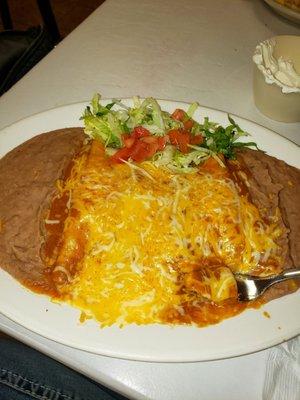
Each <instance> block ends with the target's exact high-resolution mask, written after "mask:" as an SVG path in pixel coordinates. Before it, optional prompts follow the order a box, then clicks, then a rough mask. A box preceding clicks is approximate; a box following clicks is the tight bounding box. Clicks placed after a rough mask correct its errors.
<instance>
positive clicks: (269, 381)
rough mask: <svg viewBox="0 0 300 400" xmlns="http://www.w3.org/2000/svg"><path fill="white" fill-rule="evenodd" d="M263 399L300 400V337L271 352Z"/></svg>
mask: <svg viewBox="0 0 300 400" xmlns="http://www.w3.org/2000/svg"><path fill="white" fill-rule="evenodd" d="M262 398H263V400H299V399H300V336H297V337H296V338H294V339H292V340H289V341H288V342H286V343H283V344H281V345H278V346H276V347H274V348H273V349H271V350H270V354H269V357H268V360H267V367H266V376H265V381H264V387H263V397H262Z"/></svg>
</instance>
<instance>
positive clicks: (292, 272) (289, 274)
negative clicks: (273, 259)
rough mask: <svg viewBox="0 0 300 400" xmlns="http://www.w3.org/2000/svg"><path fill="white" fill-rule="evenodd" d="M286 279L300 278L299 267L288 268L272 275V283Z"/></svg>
mask: <svg viewBox="0 0 300 400" xmlns="http://www.w3.org/2000/svg"><path fill="white" fill-rule="evenodd" d="M287 279H300V269H299V268H290V269H287V270H285V271H284V272H282V273H281V274H279V275H277V276H276V277H274V283H277V282H283V281H286V280H287Z"/></svg>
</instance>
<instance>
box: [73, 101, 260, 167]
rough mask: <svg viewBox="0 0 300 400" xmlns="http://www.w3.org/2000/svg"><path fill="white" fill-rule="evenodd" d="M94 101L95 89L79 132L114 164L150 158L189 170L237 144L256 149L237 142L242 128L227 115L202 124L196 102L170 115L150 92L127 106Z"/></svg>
mask: <svg viewBox="0 0 300 400" xmlns="http://www.w3.org/2000/svg"><path fill="white" fill-rule="evenodd" d="M100 100H101V96H100V94H95V95H94V97H93V99H92V101H91V105H90V106H87V107H86V109H85V110H84V113H83V115H82V117H81V119H82V120H83V121H84V127H85V128H84V131H85V133H86V134H87V135H88V136H90V137H91V138H93V139H95V140H99V141H100V142H101V143H102V144H103V145H104V146H105V148H106V151H107V154H108V155H109V157H110V158H111V161H112V162H115V163H123V162H133V163H140V162H142V161H146V160H151V161H152V162H153V163H154V164H156V165H161V166H166V167H168V168H170V169H172V170H176V171H178V172H193V171H196V170H197V168H198V166H199V165H200V164H202V163H203V162H204V161H206V160H207V159H209V158H210V157H213V158H214V159H215V160H217V161H218V163H219V164H220V165H222V166H224V163H223V160H224V158H227V159H234V158H235V156H236V154H235V150H236V149H237V148H242V147H256V148H257V145H256V143H254V142H243V141H238V140H239V139H240V138H241V137H244V136H248V133H246V132H245V131H243V130H242V129H241V128H240V126H239V125H238V124H237V123H236V122H235V121H234V119H233V118H232V117H231V116H230V115H228V121H229V125H228V126H226V127H223V126H221V125H220V124H218V123H216V122H213V121H210V120H209V118H208V117H205V118H204V120H203V123H200V122H197V121H196V120H195V119H193V116H194V114H195V111H196V110H197V108H198V107H199V104H198V103H192V104H191V105H190V106H189V107H188V109H187V111H184V110H182V109H176V110H175V111H174V112H173V113H172V114H170V113H169V112H167V111H164V110H162V109H161V107H160V105H159V103H158V102H157V100H155V99H154V98H152V97H148V98H146V99H145V100H141V99H140V98H139V97H134V98H133V106H132V107H128V106H126V105H125V104H123V103H122V101H121V100H113V101H112V102H111V103H109V104H106V105H102V104H101V102H100Z"/></svg>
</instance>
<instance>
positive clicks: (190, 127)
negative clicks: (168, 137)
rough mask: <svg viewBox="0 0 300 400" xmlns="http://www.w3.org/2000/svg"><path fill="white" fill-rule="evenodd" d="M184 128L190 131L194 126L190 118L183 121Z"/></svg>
mask: <svg viewBox="0 0 300 400" xmlns="http://www.w3.org/2000/svg"><path fill="white" fill-rule="evenodd" d="M183 126H184V129H186V130H187V131H190V130H191V129H192V127H193V126H194V121H193V120H192V119H191V118H190V119H188V120H187V121H184V123H183Z"/></svg>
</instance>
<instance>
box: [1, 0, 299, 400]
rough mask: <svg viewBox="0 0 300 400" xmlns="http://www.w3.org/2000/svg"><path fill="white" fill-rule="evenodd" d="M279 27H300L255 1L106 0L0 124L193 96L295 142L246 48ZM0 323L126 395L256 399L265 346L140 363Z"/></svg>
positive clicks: (6, 100) (16, 96)
mask: <svg viewBox="0 0 300 400" xmlns="http://www.w3.org/2000/svg"><path fill="white" fill-rule="evenodd" d="M279 34H298V35H299V34H300V29H299V27H297V26H296V25H293V24H292V23H289V22H287V21H286V20H284V19H282V18H281V17H278V16H277V15H276V14H274V13H273V12H272V11H271V10H270V9H269V8H268V7H267V6H266V5H265V4H264V3H263V2H262V1H259V0H253V1H250V0H197V1H196V0H165V1H161V0H126V1H125V0H107V1H106V2H105V3H104V4H103V5H102V6H101V7H100V8H99V9H98V10H96V12H94V13H93V14H92V15H91V16H90V17H89V18H88V19H87V20H86V21H85V22H84V23H83V24H81V25H80V26H79V27H78V28H77V29H76V30H75V31H74V32H72V33H71V34H70V35H69V36H68V37H67V38H66V39H65V40H64V41H63V42H62V43H61V44H59V45H58V46H57V47H56V48H55V49H54V50H53V51H52V52H51V53H50V54H49V55H48V56H47V57H46V58H45V59H43V60H42V61H41V62H40V63H39V64H38V65H37V66H36V67H35V68H34V69H33V70H32V71H30V72H29V73H28V74H27V75H26V76H25V77H24V78H23V79H22V80H21V81H20V82H18V83H17V84H16V85H15V86H14V87H13V88H12V89H11V90H10V91H9V92H8V93H6V94H5V95H4V96H2V97H1V98H0V128H2V127H5V126H7V125H9V124H11V123H13V122H15V121H17V120H19V119H21V118H24V117H26V116H29V115H31V114H35V113H37V112H40V111H43V110H46V109H49V108H53V107H57V106H59V105H63V104H68V103H74V102H79V101H83V100H88V99H90V98H91V96H92V94H93V93H94V92H95V91H99V92H101V93H102V95H103V96H104V97H107V98H109V97H118V98H121V97H130V96H132V95H136V94H139V95H140V96H143V97H145V96H154V97H156V98H161V99H172V100H180V101H188V102H190V101H195V100H197V101H198V102H200V104H203V105H205V106H208V107H212V108H217V109H221V110H224V111H227V112H230V113H232V114H238V115H240V116H242V117H244V118H248V119H251V120H254V121H255V122H258V123H260V124H262V125H264V126H266V127H268V128H270V129H273V130H274V131H276V132H278V133H280V134H281V135H283V136H286V137H287V138H289V139H291V140H293V141H295V142H296V143H298V144H300V126H299V124H283V123H278V122H275V121H272V120H270V119H268V118H266V117H264V116H263V115H261V114H260V113H259V112H258V111H257V110H256V108H255V106H254V104H253V98H252V61H251V56H252V53H253V49H254V47H255V45H256V44H257V43H258V42H260V41H262V40H264V39H266V38H269V37H272V36H275V35H279ZM45 130H46V127H45ZM0 329H2V330H3V331H5V332H7V333H9V334H11V335H12V336H15V337H16V338H18V339H20V340H22V341H24V342H25V343H27V344H30V345H31V346H33V347H35V348H37V349H39V350H41V351H43V352H44V353H46V354H48V355H50V356H52V357H54V358H56V359H58V360H60V361H61V362H63V363H65V364H67V365H69V366H71V367H72V368H74V369H76V370H78V371H81V372H82V373H84V374H86V375H88V376H90V377H91V378H93V379H95V380H97V381H98V382H101V383H104V384H106V385H108V386H110V387H111V388H114V389H115V390H118V391H120V392H122V393H124V394H126V395H127V396H129V397H130V398H133V399H144V398H149V399H159V400H176V399H178V400H181V399H183V398H186V399H195V400H196V399H202V400H211V399H214V400H221V399H222V400H227V399H228V400H235V399H237V400H238V399H240V398H245V399H247V400H252V399H253V400H257V399H261V398H262V387H263V381H264V376H265V366H266V359H267V356H268V354H269V350H267V351H263V352H259V353H256V354H252V355H248V356H244V357H238V358H233V359H229V360H223V361H215V362H205V363H190V364H153V363H140V362H132V361H124V360H117V359H110V358H106V357H100V356H96V355H91V354H88V353H84V352H82V351H78V350H74V349H71V348H68V347H66V346H62V345H59V344H57V343H54V342H52V341H49V340H46V339H44V338H42V337H40V336H38V335H35V334H34V333H32V332H30V331H28V330H26V329H24V328H22V327H21V326H19V325H17V324H15V323H13V322H12V321H10V320H8V319H7V318H5V317H4V316H2V315H0Z"/></svg>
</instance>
